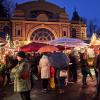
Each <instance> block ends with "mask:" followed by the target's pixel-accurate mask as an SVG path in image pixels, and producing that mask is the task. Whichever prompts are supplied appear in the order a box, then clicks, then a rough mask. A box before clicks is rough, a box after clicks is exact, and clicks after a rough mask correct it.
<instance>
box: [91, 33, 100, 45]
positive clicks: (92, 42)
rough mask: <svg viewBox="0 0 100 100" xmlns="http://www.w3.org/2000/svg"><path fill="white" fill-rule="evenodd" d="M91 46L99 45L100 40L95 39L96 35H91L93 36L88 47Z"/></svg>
mask: <svg viewBox="0 0 100 100" xmlns="http://www.w3.org/2000/svg"><path fill="white" fill-rule="evenodd" d="M92 45H100V38H99V37H97V34H96V33H93V35H92V37H91V42H90V46H92Z"/></svg>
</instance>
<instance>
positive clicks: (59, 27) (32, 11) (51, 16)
mask: <svg viewBox="0 0 100 100" xmlns="http://www.w3.org/2000/svg"><path fill="white" fill-rule="evenodd" d="M3 31H6V32H8V33H9V34H11V37H12V40H13V41H14V42H17V43H18V42H20V43H22V42H27V41H39V42H48V41H50V40H53V39H56V38H60V37H72V38H79V39H82V40H85V39H86V38H87V35H86V24H85V23H84V22H83V21H82V20H81V19H80V17H79V15H78V13H77V12H76V10H75V11H74V12H73V16H72V20H71V21H69V19H68V14H67V12H66V11H65V9H64V8H61V7H59V6H57V5H55V4H52V3H50V2H47V1H45V0H37V1H31V2H26V3H23V4H16V8H15V11H14V13H13V16H12V17H11V19H10V20H1V21H0V32H3Z"/></svg>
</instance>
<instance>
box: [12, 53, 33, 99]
mask: <svg viewBox="0 0 100 100" xmlns="http://www.w3.org/2000/svg"><path fill="white" fill-rule="evenodd" d="M17 60H18V64H17V65H16V66H15V67H14V68H13V69H12V71H11V72H12V74H13V75H14V92H17V93H19V94H20V96H21V98H22V100H31V98H30V89H31V83H30V64H29V63H28V61H26V60H25V53H24V52H22V51H20V52H18V53H17Z"/></svg>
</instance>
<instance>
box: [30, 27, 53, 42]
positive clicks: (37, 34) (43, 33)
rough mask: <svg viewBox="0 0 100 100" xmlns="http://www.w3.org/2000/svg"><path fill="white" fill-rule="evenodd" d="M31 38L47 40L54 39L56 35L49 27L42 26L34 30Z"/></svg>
mask: <svg viewBox="0 0 100 100" xmlns="http://www.w3.org/2000/svg"><path fill="white" fill-rule="evenodd" d="M30 39H31V40H34V41H43V42H47V41H50V40H53V39H54V35H53V34H52V33H51V32H50V31H49V30H48V29H44V28H40V29H37V30H36V31H34V32H33V34H32V36H31V38H30Z"/></svg>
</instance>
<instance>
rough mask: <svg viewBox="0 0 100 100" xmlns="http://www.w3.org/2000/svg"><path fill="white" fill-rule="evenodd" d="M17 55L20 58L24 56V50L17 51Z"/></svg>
mask: <svg viewBox="0 0 100 100" xmlns="http://www.w3.org/2000/svg"><path fill="white" fill-rule="evenodd" d="M17 56H19V57H21V58H25V52H23V51H19V52H18V53H17Z"/></svg>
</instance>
